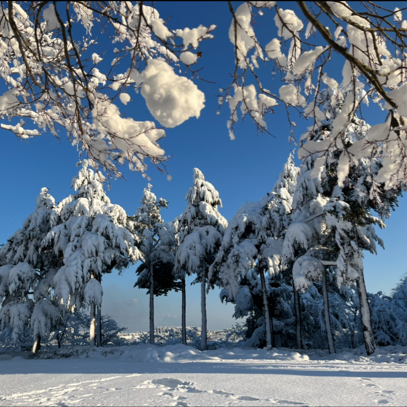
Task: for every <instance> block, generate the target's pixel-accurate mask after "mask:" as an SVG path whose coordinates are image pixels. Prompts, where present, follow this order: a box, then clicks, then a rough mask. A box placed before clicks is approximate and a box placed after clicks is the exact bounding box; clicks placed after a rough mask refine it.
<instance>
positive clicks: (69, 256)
mask: <svg viewBox="0 0 407 407" xmlns="http://www.w3.org/2000/svg"><path fill="white" fill-rule="evenodd" d="M80 164H81V165H82V168H81V169H80V171H79V173H78V175H77V176H75V177H74V178H73V180H72V187H73V188H74V189H75V191H76V193H75V194H72V195H70V196H69V197H67V198H65V199H64V200H63V201H61V202H60V203H59V204H58V205H57V207H56V211H57V213H58V214H59V217H60V221H59V222H58V224H57V225H56V226H54V227H53V228H52V229H51V231H50V232H49V233H48V234H47V236H46V238H45V239H44V241H43V247H44V250H52V251H53V252H54V253H55V254H56V255H57V256H58V257H61V256H62V257H63V266H62V267H60V268H59V269H58V271H57V273H56V275H55V277H54V288H55V296H56V297H57V298H58V300H59V301H60V304H63V305H64V306H65V308H66V309H68V310H74V309H78V310H79V309H81V308H82V307H84V306H85V304H86V305H87V306H89V307H90V315H91V325H90V344H91V345H94V344H95V343H96V344H97V345H100V343H101V337H100V336H101V326H100V320H101V305H102V295H103V290H102V285H101V282H102V276H103V274H105V273H111V272H112V270H113V269H114V268H116V269H118V270H122V269H123V268H124V267H126V266H127V265H128V264H129V263H131V262H135V261H137V260H138V259H139V258H140V257H141V254H140V252H139V251H138V249H137V248H136V246H135V240H134V236H133V235H132V233H131V232H130V230H129V228H130V227H131V226H130V224H129V220H128V217H127V214H126V211H125V210H124V209H123V208H122V207H121V206H119V205H115V204H112V203H111V202H110V199H109V198H108V197H107V195H106V193H105V191H104V187H103V183H102V182H103V176H102V174H101V173H99V172H98V173H95V172H94V171H93V170H92V169H91V168H90V165H91V163H90V162H89V161H88V160H84V161H82V162H81V163H80ZM97 321H99V323H98V324H97ZM96 325H98V326H96Z"/></svg>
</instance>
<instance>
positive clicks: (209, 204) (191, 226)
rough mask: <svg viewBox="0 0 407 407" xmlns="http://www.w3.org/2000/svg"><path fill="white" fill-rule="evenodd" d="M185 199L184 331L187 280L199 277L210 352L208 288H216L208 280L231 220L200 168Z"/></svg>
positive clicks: (179, 271) (179, 255)
mask: <svg viewBox="0 0 407 407" xmlns="http://www.w3.org/2000/svg"><path fill="white" fill-rule="evenodd" d="M185 199H186V201H187V207H186V208H185V210H184V212H183V213H182V214H181V216H180V217H179V218H178V219H177V233H178V239H179V242H180V245H179V247H178V249H177V252H176V257H175V266H174V274H175V276H176V277H177V278H179V279H180V280H181V282H182V292H183V294H182V302H183V304H182V321H183V322H182V327H183V329H185V328H186V323H185V320H186V313H185V312H186V303H185V302H186V294H185V277H186V275H191V274H196V279H195V281H194V282H195V283H201V314H202V337H201V349H206V347H207V320H206V285H207V284H209V286H208V289H209V287H211V286H212V287H213V282H212V281H211V280H208V271H209V266H210V265H211V264H212V263H213V261H214V259H215V256H216V253H217V251H218V249H219V247H220V245H221V243H222V237H223V234H224V233H225V229H226V226H227V221H226V219H225V218H224V217H223V216H222V215H221V214H220V213H219V211H218V207H219V206H220V207H222V201H221V199H220V198H219V193H218V191H217V190H216V189H215V188H214V187H213V185H212V184H211V183H209V182H208V181H206V180H205V177H204V175H203V174H202V172H201V171H200V170H199V169H198V168H194V185H193V186H192V187H191V188H190V189H189V191H188V193H187V195H186V198H185ZM183 337H185V334H183Z"/></svg>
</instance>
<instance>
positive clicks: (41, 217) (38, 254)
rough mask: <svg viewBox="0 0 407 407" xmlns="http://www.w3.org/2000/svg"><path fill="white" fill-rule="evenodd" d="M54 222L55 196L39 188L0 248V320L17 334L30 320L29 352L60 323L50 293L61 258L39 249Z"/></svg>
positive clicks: (57, 308)
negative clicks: (31, 208)
mask: <svg viewBox="0 0 407 407" xmlns="http://www.w3.org/2000/svg"><path fill="white" fill-rule="evenodd" d="M57 222H58V215H57V213H56V208H55V200H54V198H53V197H52V196H51V195H50V194H49V193H48V189H47V188H42V189H41V193H40V194H39V195H38V197H37V206H36V208H35V211H34V212H33V213H32V214H31V215H30V216H29V217H28V218H27V219H26V220H25V221H24V223H23V227H22V229H19V230H18V231H17V232H16V233H15V234H14V235H13V236H12V237H11V238H10V239H9V240H8V242H7V243H6V244H5V245H4V246H3V247H2V248H1V249H0V266H1V267H0V299H2V304H1V311H0V320H1V324H2V327H3V328H4V327H5V326H7V325H10V326H11V328H12V332H13V337H14V338H17V337H18V335H19V334H21V333H22V332H23V331H24V328H25V327H26V326H27V325H28V324H30V325H31V330H32V332H33V336H34V339H35V342H34V345H33V352H36V351H37V350H38V349H39V347H40V342H41V337H43V338H45V337H47V336H48V335H49V334H50V332H51V331H52V330H53V329H56V328H57V327H58V325H59V324H60V323H61V317H62V316H61V310H60V309H59V307H58V304H57V302H56V300H55V297H54V292H53V278H54V276H55V273H56V271H57V269H58V268H59V267H60V266H61V265H62V259H61V258H58V257H57V255H56V254H55V253H53V252H52V251H49V250H43V249H42V247H41V244H42V240H43V239H44V237H45V236H46V235H47V233H48V232H49V231H50V230H51V228H52V227H53V226H54V225H55V224H56V223H57Z"/></svg>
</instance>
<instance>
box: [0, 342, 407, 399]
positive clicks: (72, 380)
mask: <svg viewBox="0 0 407 407" xmlns="http://www.w3.org/2000/svg"><path fill="white" fill-rule="evenodd" d="M67 356H70V357H67ZM0 375H1V379H0V380H1V381H0V383H1V385H0V405H59V406H90V405H92V406H93V405H104V406H119V405H120V406H136V405H137V406H140V405H148V406H152V405H156V406H162V405H172V406H189V405H193V406H201V405H205V406H209V405H211V406H212V405H234V406H246V405H250V406H261V405H264V406H265V405H268V406H270V405H283V406H286V405H294V406H297V405H298V406H301V405H330V406H339V405H346V406H355V405H368V406H374V405H405V404H406V400H407V386H406V379H407V348H406V347H404V348H402V347H387V348H381V349H380V350H379V351H378V352H377V353H376V354H375V355H374V356H372V357H366V356H363V350H361V349H358V350H356V351H348V352H342V353H340V354H336V355H331V356H330V355H327V354H326V352H324V351H306V352H301V353H300V352H296V351H293V350H289V349H278V350H272V351H269V352H268V351H266V350H264V349H253V348H251V349H244V348H229V349H217V350H210V351H205V352H200V351H199V350H197V349H194V348H192V347H187V346H184V345H180V344H178V345H170V346H163V347H160V346H153V345H145V344H143V345H133V346H124V347H117V348H113V347H112V348H107V347H106V348H98V349H92V350H90V349H89V348H79V347H78V348H75V349H74V350H72V349H61V350H59V351H46V350H44V351H41V353H40V355H39V356H38V357H35V358H33V357H32V356H30V354H29V353H23V352H15V353H12V354H3V355H0Z"/></svg>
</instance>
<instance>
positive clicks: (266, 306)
mask: <svg viewBox="0 0 407 407" xmlns="http://www.w3.org/2000/svg"><path fill="white" fill-rule="evenodd" d="M260 282H261V291H262V294H263V309H264V317H265V318H266V338H267V349H268V350H270V349H271V348H272V343H271V328H270V310H269V304H268V301H267V287H266V279H265V278H264V272H263V270H262V269H261V270H260Z"/></svg>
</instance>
